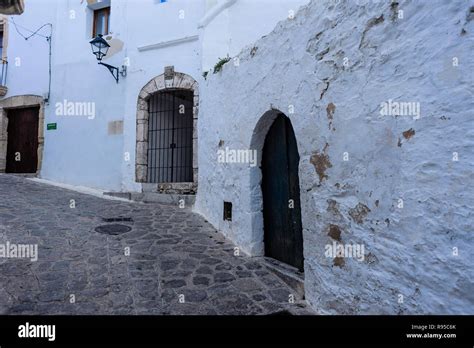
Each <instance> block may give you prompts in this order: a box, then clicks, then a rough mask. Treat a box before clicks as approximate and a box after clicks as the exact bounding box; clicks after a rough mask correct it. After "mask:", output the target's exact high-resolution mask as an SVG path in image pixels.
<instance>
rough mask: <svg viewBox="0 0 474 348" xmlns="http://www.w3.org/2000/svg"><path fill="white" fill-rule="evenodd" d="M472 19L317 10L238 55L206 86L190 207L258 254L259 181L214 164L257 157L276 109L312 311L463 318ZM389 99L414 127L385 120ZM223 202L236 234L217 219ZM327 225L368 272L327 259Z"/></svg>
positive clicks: (409, 7) (470, 300) (471, 139)
mask: <svg viewBox="0 0 474 348" xmlns="http://www.w3.org/2000/svg"><path fill="white" fill-rule="evenodd" d="M472 6H474V2H473V1H472V0H470V1H465V0H454V1H449V2H447V1H442V0H434V1H410V0H401V1H399V5H398V8H397V7H396V6H395V5H393V6H391V5H390V4H389V3H388V2H385V1H384V2H382V1H369V0H359V1H341V2H340V1H337V2H335V1H330V0H328V1H312V2H311V3H310V5H308V6H306V7H304V8H303V9H302V10H300V12H298V14H297V15H296V18H295V19H294V20H287V21H284V22H282V23H280V24H279V25H278V26H277V28H276V29H275V30H274V31H273V32H272V33H271V34H269V35H268V36H267V37H265V38H263V39H261V40H259V41H257V42H256V43H255V44H254V45H252V46H255V47H257V50H256V51H255V50H254V51H253V52H252V54H251V49H250V48H251V47H249V48H248V49H246V50H244V51H243V52H242V53H241V54H240V55H239V57H240V66H234V64H232V62H230V63H228V64H226V65H225V66H224V68H223V71H222V72H221V73H219V74H216V75H212V74H210V75H209V77H208V79H207V81H206V82H205V83H204V84H203V85H202V86H201V97H202V100H201V110H200V115H201V116H200V124H199V134H200V135H199V158H200V168H199V169H200V177H199V190H198V196H197V202H196V210H197V211H198V212H200V213H201V214H202V215H204V216H205V217H206V218H207V219H208V220H209V221H210V222H211V223H212V224H213V225H215V226H216V227H218V228H219V229H220V230H221V231H223V233H224V234H226V235H227V236H228V237H230V238H231V239H232V240H233V241H234V242H236V243H237V245H239V246H240V247H241V248H242V249H243V250H244V251H246V252H248V253H250V254H253V255H261V254H262V253H263V227H262V226H263V221H262V214H261V209H262V206H261V191H260V182H259V179H260V171H259V169H258V167H257V168H253V169H252V168H250V167H249V166H248V165H246V164H222V163H218V161H217V151H218V149H219V143H220V144H221V146H222V147H229V148H231V149H257V150H259V151H261V147H262V145H263V141H264V137H265V134H266V131H267V130H268V127H269V126H270V124H271V120H272V117H274V116H272V115H273V113H271V112H270V113H267V112H268V111H269V110H271V109H272V108H275V109H278V110H280V111H282V112H283V113H285V114H286V115H287V116H288V117H289V118H290V119H291V122H292V125H293V128H294V130H295V134H296V138H297V141H298V148H299V153H300V157H301V161H300V168H299V175H300V189H301V204H302V222H303V228H304V255H305V289H306V298H307V299H308V300H309V302H310V303H311V304H312V305H313V306H314V307H315V308H317V309H318V310H320V311H322V312H326V313H339V314H382V313H386V314H412V313H423V314H446V313H450V314H472V313H473V312H474V297H473V294H474V285H473V283H472V279H474V267H473V266H474V259H473V258H472V255H471V254H472V250H473V248H474V240H473V237H472V233H471V230H472V225H473V224H474V215H473V208H474V189H473V187H472V185H471V184H470V182H471V181H472V173H473V170H474V156H473V151H474V133H473V129H474V120H473V117H474V115H473V110H474V99H473V94H474V88H473V81H474V79H473V72H474V60H473V59H472V52H473V49H474V41H473V36H472V34H473V33H474V20H473V19H474V16H473V15H472V12H470V11H472V10H470V8H472ZM399 10H402V11H403V18H398V16H399V14H400V13H401V12H398V11H399ZM252 55H253V56H252ZM345 58H347V59H346V60H345ZM455 58H456V59H457V60H456V59H455ZM453 59H454V60H453ZM453 62H459V64H458V65H457V66H456V64H453ZM345 63H346V64H345ZM390 99H392V100H393V101H398V102H415V103H420V106H421V118H419V119H413V117H410V116H382V115H381V113H380V111H381V103H383V102H386V101H388V100H390ZM293 107H294V113H291V112H290V111H291V109H292V108H293ZM263 115H265V117H263V118H262V116H263ZM256 129H257V131H256ZM453 153H457V154H458V157H459V160H458V161H453V156H455V154H454V155H453ZM345 155H347V156H348V158H347V159H348V160H347V161H345V160H344V159H345ZM400 199H403V207H402V206H401V205H400V203H401V201H399V200H400ZM223 201H229V202H232V203H233V221H232V222H228V221H226V222H224V221H222V220H223V219H222V209H223ZM330 225H333V228H334V229H336V230H340V232H341V242H342V243H345V244H347V243H358V244H362V245H364V247H365V259H364V261H362V262H360V261H357V260H356V259H352V258H345V259H344V260H343V263H344V264H343V265H342V264H341V263H340V260H339V262H337V261H338V260H336V261H335V260H334V259H333V258H328V257H326V256H325V253H324V252H325V246H326V245H328V244H332V243H333V242H334V241H335V240H334V239H333V238H331V237H330V236H329V235H328V232H329V229H330ZM333 236H334V235H333ZM454 248H457V251H458V255H457V256H456V252H455V251H456V249H454ZM401 296H402V297H401ZM400 301H402V302H400Z"/></svg>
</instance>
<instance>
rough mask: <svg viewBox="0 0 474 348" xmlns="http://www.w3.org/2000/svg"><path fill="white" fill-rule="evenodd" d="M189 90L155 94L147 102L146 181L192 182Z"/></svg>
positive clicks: (191, 98)
mask: <svg viewBox="0 0 474 348" xmlns="http://www.w3.org/2000/svg"><path fill="white" fill-rule="evenodd" d="M193 97H194V94H193V91H188V90H169V91H163V92H158V93H156V94H154V95H153V96H151V98H150V100H149V101H148V114H149V119H148V182H149V183H172V182H192V181H193Z"/></svg>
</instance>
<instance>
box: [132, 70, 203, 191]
mask: <svg viewBox="0 0 474 348" xmlns="http://www.w3.org/2000/svg"><path fill="white" fill-rule="evenodd" d="M173 89H185V90H191V91H193V93H194V100H193V182H192V183H163V184H158V190H159V191H160V192H168V193H195V192H196V190H197V178H198V158H197V156H198V151H197V147H198V142H197V140H198V139H197V120H198V110H199V85H198V83H197V81H196V80H195V79H193V78H192V77H191V76H189V75H187V74H184V73H180V72H175V71H174V68H173V67H166V68H165V72H164V73H163V74H161V75H159V76H157V77H155V78H153V79H151V80H150V81H149V82H148V83H147V84H146V85H145V86H144V87H143V88H142V90H141V91H140V93H139V95H138V102H137V129H136V130H137V137H136V154H135V179H136V181H137V182H138V183H143V184H145V183H147V182H148V178H147V175H148V119H149V114H148V100H149V99H150V97H151V96H152V95H153V94H155V93H157V92H161V91H165V90H173Z"/></svg>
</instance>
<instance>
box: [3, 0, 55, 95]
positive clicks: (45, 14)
mask: <svg viewBox="0 0 474 348" xmlns="http://www.w3.org/2000/svg"><path fill="white" fill-rule="evenodd" d="M30 2H31V1H26V3H30ZM31 3H32V5H31V6H27V7H26V8H25V11H24V12H23V13H22V14H21V15H15V16H9V15H5V16H4V17H5V18H6V19H7V26H8V29H7V32H8V47H4V51H6V56H7V60H8V74H7V87H8V93H7V95H6V96H5V97H4V98H8V97H12V96H17V95H23V94H33V95H39V96H44V95H46V94H47V93H48V56H49V44H48V42H47V41H46V39H45V38H44V37H40V36H34V37H32V38H30V39H28V40H25V39H24V38H23V37H22V36H20V34H19V33H18V32H17V30H18V31H19V32H20V33H21V34H22V35H24V36H26V37H28V36H30V35H31V34H32V32H31V31H28V30H27V29H32V30H36V29H38V28H39V27H41V26H42V25H43V24H45V23H53V22H54V19H55V16H56V15H55V13H56V1H55V0H45V1H43V5H40V4H36V5H35V3H37V2H34V1H33V2H31ZM13 23H16V24H17V28H15V26H14V24H13ZM38 33H39V34H41V35H43V36H49V35H50V33H51V31H50V28H49V27H45V28H43V29H41V30H40V31H39V32H38Z"/></svg>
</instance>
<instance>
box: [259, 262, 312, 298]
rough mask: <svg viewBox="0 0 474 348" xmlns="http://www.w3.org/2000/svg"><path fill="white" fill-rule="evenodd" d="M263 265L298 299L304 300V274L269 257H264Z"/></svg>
mask: <svg viewBox="0 0 474 348" xmlns="http://www.w3.org/2000/svg"><path fill="white" fill-rule="evenodd" d="M263 263H264V265H265V266H266V267H267V269H268V270H269V271H271V272H272V273H273V274H275V275H276V276H277V277H278V278H280V279H281V280H282V281H283V282H285V284H287V285H288V286H289V287H290V288H291V289H293V290H294V291H295V294H296V296H297V297H298V299H300V300H304V298H305V295H304V273H302V272H300V271H298V269H297V268H295V267H292V266H290V265H287V264H285V263H283V262H280V261H278V260H275V259H272V258H269V257H264V258H263Z"/></svg>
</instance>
